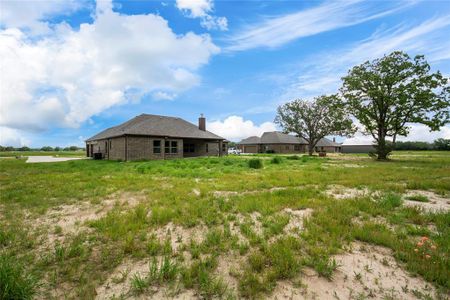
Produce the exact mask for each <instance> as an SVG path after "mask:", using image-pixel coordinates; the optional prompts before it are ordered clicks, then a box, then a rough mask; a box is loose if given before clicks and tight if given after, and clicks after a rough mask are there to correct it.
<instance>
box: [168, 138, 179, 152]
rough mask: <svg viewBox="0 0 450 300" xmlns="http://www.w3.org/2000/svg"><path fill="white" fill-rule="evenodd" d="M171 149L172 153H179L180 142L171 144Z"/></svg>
mask: <svg viewBox="0 0 450 300" xmlns="http://www.w3.org/2000/svg"><path fill="white" fill-rule="evenodd" d="M170 145H171V147H170V153H177V152H178V142H177V141H172V142H171V143H170Z"/></svg>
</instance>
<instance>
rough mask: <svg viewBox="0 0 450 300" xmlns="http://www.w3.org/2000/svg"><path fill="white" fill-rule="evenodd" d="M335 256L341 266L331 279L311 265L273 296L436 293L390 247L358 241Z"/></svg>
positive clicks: (396, 296)
mask: <svg viewBox="0 0 450 300" xmlns="http://www.w3.org/2000/svg"><path fill="white" fill-rule="evenodd" d="M334 258H335V259H336V261H337V263H338V264H339V265H340V267H339V268H338V270H337V271H336V272H335V273H334V275H333V279H332V280H331V281H330V280H327V279H325V278H323V277H319V276H318V275H317V273H316V272H315V271H314V270H312V269H309V268H307V269H305V270H304V271H303V273H304V274H303V275H302V276H301V278H300V279H298V281H299V283H298V284H296V285H295V287H294V284H292V283H291V282H282V283H281V284H279V285H278V286H277V288H276V289H275V291H274V293H273V295H272V296H271V299H367V298H370V299H417V298H416V297H415V295H414V294H413V291H418V292H420V293H422V294H424V295H430V296H433V295H434V294H435V292H436V291H435V289H434V287H432V286H431V285H430V284H428V283H426V282H425V281H424V280H423V279H422V278H420V277H413V276H411V275H410V274H408V273H406V272H405V271H404V270H403V269H402V268H401V267H400V266H399V265H398V264H397V263H396V261H395V259H394V258H393V257H392V253H391V251H390V250H389V249H387V248H383V247H378V246H373V245H368V244H365V243H360V242H356V243H353V244H352V251H351V252H350V253H345V254H341V255H336V256H335V257H334Z"/></svg>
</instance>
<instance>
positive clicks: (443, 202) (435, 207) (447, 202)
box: [404, 190, 450, 212]
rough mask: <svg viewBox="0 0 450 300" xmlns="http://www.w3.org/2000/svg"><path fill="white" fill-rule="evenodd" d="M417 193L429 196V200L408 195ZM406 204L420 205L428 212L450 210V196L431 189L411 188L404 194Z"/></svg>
mask: <svg viewBox="0 0 450 300" xmlns="http://www.w3.org/2000/svg"><path fill="white" fill-rule="evenodd" d="M416 195H420V196H425V197H427V199H428V202H419V201H413V200H408V199H407V198H408V197H411V196H416ZM404 205H405V206H415V207H420V208H422V209H424V210H425V211H427V212H438V211H449V210H450V198H444V197H442V196H439V195H437V194H436V193H433V192H431V191H422V190H409V191H408V192H406V194H405V195H404Z"/></svg>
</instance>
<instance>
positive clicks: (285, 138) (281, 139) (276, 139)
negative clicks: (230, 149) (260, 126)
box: [238, 131, 308, 145]
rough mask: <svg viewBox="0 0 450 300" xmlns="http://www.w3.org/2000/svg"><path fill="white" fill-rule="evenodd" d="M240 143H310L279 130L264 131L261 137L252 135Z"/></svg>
mask: <svg viewBox="0 0 450 300" xmlns="http://www.w3.org/2000/svg"><path fill="white" fill-rule="evenodd" d="M238 144H240V145H255V144H308V143H307V142H306V141H305V140H304V139H302V138H298V137H296V136H293V135H290V134H285V133H282V132H278V131H271V132H264V133H263V134H262V136H261V137H257V136H251V137H248V138H246V139H243V140H242V141H240V142H239V143H238Z"/></svg>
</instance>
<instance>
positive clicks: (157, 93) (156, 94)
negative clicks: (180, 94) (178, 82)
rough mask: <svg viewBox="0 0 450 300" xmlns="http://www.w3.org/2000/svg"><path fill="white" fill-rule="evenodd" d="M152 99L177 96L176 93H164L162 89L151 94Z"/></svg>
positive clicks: (166, 98) (167, 98) (171, 98)
mask: <svg viewBox="0 0 450 300" xmlns="http://www.w3.org/2000/svg"><path fill="white" fill-rule="evenodd" d="M152 97H153V99H155V100H173V99H175V98H176V97H177V94H171V93H166V92H162V91H157V92H155V93H153V94H152Z"/></svg>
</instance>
